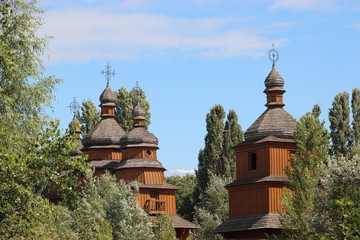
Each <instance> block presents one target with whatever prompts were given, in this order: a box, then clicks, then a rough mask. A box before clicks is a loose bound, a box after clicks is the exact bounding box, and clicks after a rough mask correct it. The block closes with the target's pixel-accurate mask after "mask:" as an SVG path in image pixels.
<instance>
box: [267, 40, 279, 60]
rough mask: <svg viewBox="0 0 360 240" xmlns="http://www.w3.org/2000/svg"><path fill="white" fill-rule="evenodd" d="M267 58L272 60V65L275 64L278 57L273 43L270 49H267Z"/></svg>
mask: <svg viewBox="0 0 360 240" xmlns="http://www.w3.org/2000/svg"><path fill="white" fill-rule="evenodd" d="M269 58H270V60H271V61H272V62H273V65H275V62H276V61H277V60H278V59H279V53H278V51H277V50H276V49H275V44H272V49H270V51H269Z"/></svg>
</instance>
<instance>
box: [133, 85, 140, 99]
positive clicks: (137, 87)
mask: <svg viewBox="0 0 360 240" xmlns="http://www.w3.org/2000/svg"><path fill="white" fill-rule="evenodd" d="M134 89H135V91H136V95H137V96H136V97H137V98H138V100H139V98H140V95H141V87H140V86H139V82H138V81H136V85H135V87H134Z"/></svg>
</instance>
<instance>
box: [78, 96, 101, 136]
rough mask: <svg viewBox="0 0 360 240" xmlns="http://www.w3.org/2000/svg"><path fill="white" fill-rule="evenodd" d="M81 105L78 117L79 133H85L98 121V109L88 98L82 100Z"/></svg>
mask: <svg viewBox="0 0 360 240" xmlns="http://www.w3.org/2000/svg"><path fill="white" fill-rule="evenodd" d="M81 105H82V106H81V113H78V119H79V121H80V123H81V133H82V134H83V135H86V134H87V133H88V132H90V131H91V129H92V128H93V127H94V126H95V125H96V124H97V123H98V122H99V121H100V111H99V110H98V109H97V108H96V106H95V104H94V103H93V101H91V100H90V99H89V100H84V101H83V102H82V104H81Z"/></svg>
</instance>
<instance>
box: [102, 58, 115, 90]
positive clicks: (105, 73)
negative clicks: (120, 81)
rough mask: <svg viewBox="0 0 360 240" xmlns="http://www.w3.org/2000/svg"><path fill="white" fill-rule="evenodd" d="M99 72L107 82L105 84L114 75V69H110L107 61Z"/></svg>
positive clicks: (107, 84)
mask: <svg viewBox="0 0 360 240" xmlns="http://www.w3.org/2000/svg"><path fill="white" fill-rule="evenodd" d="M101 74H102V75H103V76H105V79H106V82H107V83H106V86H109V82H110V80H111V78H112V77H114V76H115V74H116V73H115V71H114V70H111V66H110V65H109V63H107V65H106V66H105V70H104V69H103V70H101Z"/></svg>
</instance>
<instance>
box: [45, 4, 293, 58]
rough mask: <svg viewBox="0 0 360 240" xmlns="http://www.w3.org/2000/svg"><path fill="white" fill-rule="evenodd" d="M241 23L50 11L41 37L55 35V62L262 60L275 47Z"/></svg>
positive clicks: (78, 10) (76, 10) (77, 10)
mask: <svg viewBox="0 0 360 240" xmlns="http://www.w3.org/2000/svg"><path fill="white" fill-rule="evenodd" d="M242 21H243V20H241V19H240V20H239V19H235V20H234V19H223V18H193V19H185V18H173V17H168V16H164V15H156V14H143V13H132V14H129V13H109V12H106V11H102V10H101V9H97V8H92V9H85V8H72V9H62V10H57V11H54V10H53V11H48V12H47V14H46V16H45V22H46V25H45V26H44V27H43V28H42V30H41V33H42V34H46V35H50V36H54V39H52V40H51V42H50V45H49V48H50V50H49V55H50V56H51V62H53V63H56V62H85V61H88V60H91V59H127V60H129V59H137V58H142V57H148V56H153V55H157V54H159V53H166V51H168V50H178V51H180V53H182V54H186V55H188V56H193V57H205V58H211V57H231V56H252V57H253V56H259V55H263V53H264V52H265V51H264V49H268V48H269V46H271V43H273V42H276V43H277V45H279V44H282V43H283V42H285V41H286V39H277V40H276V39H275V40H273V39H272V40H267V39H265V38H264V37H262V36H261V35H260V34H258V33H257V32H256V31H253V30H248V29H241V28H239V26H241V25H242V24H244V23H243V22H242Z"/></svg>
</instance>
